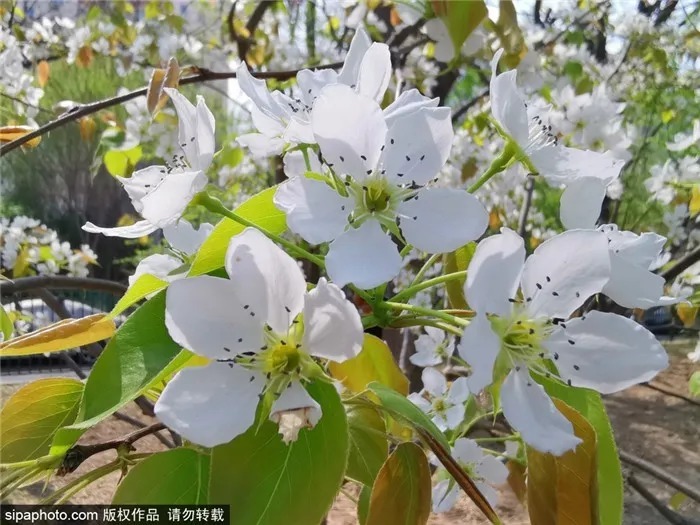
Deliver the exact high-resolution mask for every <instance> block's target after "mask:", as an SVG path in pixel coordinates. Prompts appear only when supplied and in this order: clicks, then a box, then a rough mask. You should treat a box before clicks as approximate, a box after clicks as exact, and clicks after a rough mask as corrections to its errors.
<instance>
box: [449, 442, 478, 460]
mask: <svg viewBox="0 0 700 525" xmlns="http://www.w3.org/2000/svg"><path fill="white" fill-rule="evenodd" d="M452 457H453V458H455V459H456V460H457V462H458V463H459V464H461V465H477V464H478V463H479V462H481V461H482V460H483V459H484V451H483V450H481V447H479V445H478V444H477V443H476V441H474V440H473V439H469V438H458V439H457V440H456V441H455V444H454V445H453V447H452Z"/></svg>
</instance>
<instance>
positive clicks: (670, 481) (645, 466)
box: [618, 449, 700, 503]
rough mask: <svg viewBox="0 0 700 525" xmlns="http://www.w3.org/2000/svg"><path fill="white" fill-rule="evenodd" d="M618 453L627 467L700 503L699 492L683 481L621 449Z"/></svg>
mask: <svg viewBox="0 0 700 525" xmlns="http://www.w3.org/2000/svg"><path fill="white" fill-rule="evenodd" d="M618 453H619V455H620V459H621V460H622V461H624V462H625V463H627V464H628V465H632V466H634V467H637V468H638V469H640V470H643V471H644V472H646V473H647V474H650V475H652V476H654V477H655V478H656V479H659V480H661V481H663V482H664V483H666V484H667V485H668V486H670V487H673V488H674V489H676V490H678V491H680V492H682V493H683V494H685V495H686V496H688V497H689V498H692V499H694V500H695V501H697V502H699V503H700V490H698V489H696V488H695V487H691V486H690V485H688V484H687V483H686V482H685V481H682V480H680V479H678V478H675V477H673V476H672V475H671V473H670V472H667V471H666V470H664V469H662V468H661V467H657V466H656V465H654V464H652V463H649V462H648V461H646V460H644V459H642V458H639V457H637V456H635V455H634V454H630V453H629V452H625V451H624V450H622V449H618Z"/></svg>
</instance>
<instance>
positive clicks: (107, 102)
mask: <svg viewBox="0 0 700 525" xmlns="http://www.w3.org/2000/svg"><path fill="white" fill-rule="evenodd" d="M342 65H343V63H342V62H333V63H331V64H324V65H321V66H318V67H316V68H315V69H338V68H340V67H342ZM299 71H301V70H300V69H292V70H289V71H262V72H256V73H252V75H253V76H254V77H255V78H263V79H267V78H274V79H277V80H288V79H290V78H293V77H295V76H296V74H297V73H298V72H299ZM230 78H236V73H235V71H210V70H208V69H204V68H199V72H198V73H197V74H195V75H191V76H189V77H185V78H183V79H181V80H180V85H181V86H183V85H187V84H197V83H200V82H210V81H213V80H226V79H230ZM147 90H148V87H143V88H140V89H136V90H134V91H130V92H129V93H124V94H123V95H119V96H116V97H111V98H108V99H104V100H99V101H97V102H92V103H90V104H81V105H78V106H75V107H73V108H72V109H71V110H69V111H68V112H66V113H64V114H63V115H61V116H60V117H58V118H57V119H56V120H52V121H51V122H49V123H47V124H44V125H43V126H41V127H40V128H38V129H35V130H34V131H32V132H30V133H27V134H26V135H22V136H21V137H19V138H17V139H15V140H13V141H12V142H8V143H7V144H3V145H2V146H0V157H3V156H5V155H6V154H7V153H9V152H10V151H12V150H14V149H17V148H19V147H20V146H22V145H24V144H26V143H27V142H29V141H30V140H32V139H35V138H37V137H41V136H42V135H45V134H46V133H48V132H49V131H52V130H54V129H56V128H60V127H61V126H64V125H66V124H68V123H69V122H73V121H75V120H78V119H80V118H82V117H85V116H87V115H92V114H93V113H97V112H98V111H101V110H103V109H106V108H109V107H112V106H116V105H118V104H123V103H124V102H128V101H129V100H132V99H135V98H138V97H142V96H144V95H146V91H147Z"/></svg>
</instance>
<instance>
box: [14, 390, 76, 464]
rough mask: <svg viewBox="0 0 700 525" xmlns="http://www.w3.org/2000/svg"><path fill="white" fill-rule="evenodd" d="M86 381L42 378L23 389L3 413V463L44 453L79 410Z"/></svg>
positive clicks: (16, 394) (35, 456) (23, 459)
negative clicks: (54, 436)
mask: <svg viewBox="0 0 700 525" xmlns="http://www.w3.org/2000/svg"><path fill="white" fill-rule="evenodd" d="M82 392H83V383H81V382H80V381H78V380H76V379H66V378H53V377H52V378H48V379H39V380H38V381H34V382H33V383H29V384H27V385H25V386H23V387H22V388H20V389H19V390H18V391H17V392H15V394H14V395H13V396H12V397H11V398H10V399H9V400H8V401H7V403H5V406H3V407H2V411H1V412H0V462H2V463H16V462H18V461H28V460H31V459H36V458H38V457H41V456H45V455H46V454H47V453H48V451H49V447H50V445H51V439H52V438H53V435H54V434H55V433H56V431H57V430H58V429H59V428H61V427H62V426H65V425H69V424H71V423H73V420H74V419H75V416H76V415H77V413H78V406H79V404H80V397H81V395H82Z"/></svg>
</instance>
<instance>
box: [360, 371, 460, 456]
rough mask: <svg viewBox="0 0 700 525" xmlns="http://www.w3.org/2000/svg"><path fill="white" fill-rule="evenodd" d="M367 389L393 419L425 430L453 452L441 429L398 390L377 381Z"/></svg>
mask: <svg viewBox="0 0 700 525" xmlns="http://www.w3.org/2000/svg"><path fill="white" fill-rule="evenodd" d="M367 387H368V388H369V389H370V390H371V391H372V392H373V393H374V394H375V395H376V396H377V397H378V398H379V401H381V403H382V407H383V408H384V410H386V411H387V412H388V413H389V414H390V415H391V416H392V417H394V418H396V419H399V420H401V421H402V422H405V423H407V424H409V425H411V426H413V427H415V428H420V429H423V430H425V431H426V432H428V433H429V434H430V435H431V436H433V438H435V440H436V441H437V442H438V443H440V445H441V446H442V447H443V448H444V449H445V450H447V451H449V450H451V449H450V444H449V442H448V441H447V438H446V437H445V434H443V433H442V432H440V429H439V428H438V427H436V426H435V423H433V422H432V421H431V419H430V418H429V417H428V416H427V415H425V413H424V412H423V411H422V410H421V409H420V408H418V407H417V406H416V405H414V404H413V403H411V402H410V401H409V400H408V398H406V397H404V396H402V395H401V394H399V393H398V392H397V391H396V390H392V389H391V388H389V387H387V386H384V385H382V384H381V383H377V382H376V381H375V382H374V383H370V384H369V385H367Z"/></svg>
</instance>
